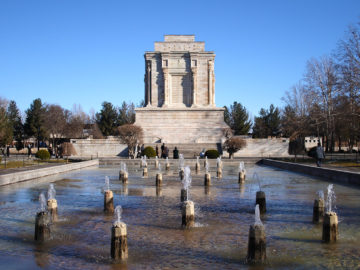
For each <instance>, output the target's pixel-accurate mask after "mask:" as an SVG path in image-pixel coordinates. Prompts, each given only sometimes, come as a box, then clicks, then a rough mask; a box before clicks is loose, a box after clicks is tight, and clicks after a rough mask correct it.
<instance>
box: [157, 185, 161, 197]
mask: <svg viewBox="0 0 360 270" xmlns="http://www.w3.org/2000/svg"><path fill="white" fill-rule="evenodd" d="M156 196H157V197H159V196H162V190H161V186H156Z"/></svg>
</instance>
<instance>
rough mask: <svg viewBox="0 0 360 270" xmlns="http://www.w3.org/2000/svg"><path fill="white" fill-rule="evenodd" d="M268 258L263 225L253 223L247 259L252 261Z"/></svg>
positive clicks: (262, 260)
mask: <svg viewBox="0 0 360 270" xmlns="http://www.w3.org/2000/svg"><path fill="white" fill-rule="evenodd" d="M265 259H266V235H265V229H264V226H263V225H251V226H250V229H249V243H248V253H247V261H248V262H250V263H254V262H264V261H265Z"/></svg>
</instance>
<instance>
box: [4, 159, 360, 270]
mask: <svg viewBox="0 0 360 270" xmlns="http://www.w3.org/2000/svg"><path fill="white" fill-rule="evenodd" d="M163 167H164V166H163ZM172 169H173V170H171V171H170V172H169V173H166V172H165V171H163V185H162V187H161V188H156V187H155V174H156V170H155V169H150V168H149V177H148V178H142V171H141V169H140V168H129V180H128V184H126V185H123V184H122V183H121V182H120V181H119V168H114V167H112V168H110V167H109V168H95V167H94V168H88V169H83V170H79V171H74V172H71V173H67V174H62V175H57V176H54V177H49V178H44V179H39V180H37V181H31V182H24V183H20V184H14V185H9V186H4V187H0V217H1V219H0V230H1V235H0V265H1V266H2V267H1V268H2V269H79V268H82V269H175V268H181V269H335V268H337V269H358V268H360V260H359V254H360V245H359V242H360V230H359V228H360V189H359V188H357V187H354V186H345V185H339V184H334V190H335V193H336V203H335V205H336V209H335V211H336V212H337V214H338V217H339V236H340V239H339V240H338V241H337V242H336V243H334V244H324V243H322V241H321V236H322V226H321V225H314V224H312V210H313V202H314V199H315V198H316V193H317V191H318V190H323V191H324V192H325V195H326V189H327V186H328V184H329V182H326V181H324V180H321V179H316V178H311V177H308V176H305V175H301V174H296V173H291V172H287V171H281V170H277V169H273V168H271V167H265V166H257V165H248V166H247V168H246V169H247V177H246V182H245V184H238V176H237V168H236V167H235V166H234V167H227V166H226V163H225V164H224V171H223V178H222V179H216V177H215V176H216V173H215V169H214V168H212V169H213V170H212V172H211V173H212V186H210V187H209V188H205V187H204V171H201V172H200V173H199V174H195V173H194V172H192V185H191V189H190V198H191V200H192V201H193V202H194V203H195V222H196V223H195V227H194V228H192V229H188V230H184V229H182V228H181V208H180V207H181V202H180V190H181V188H182V184H181V182H180V180H179V177H178V174H177V171H176V170H175V169H174V168H172ZM254 172H256V174H257V175H258V177H259V179H260V184H259V181H257V180H256V179H255V178H254V177H253V175H254ZM105 176H109V178H110V189H111V190H112V191H113V192H114V205H115V206H116V205H121V206H122V208H123V213H122V221H123V222H125V223H126V224H127V231H128V248H129V258H128V259H127V260H126V261H122V262H115V261H113V260H112V259H111V258H110V238H111V226H112V222H113V220H114V217H113V216H112V215H106V214H105V213H104V212H103V203H104V195H103V193H102V188H103V186H104V179H105ZM49 183H53V184H54V187H55V189H56V199H57V202H58V214H59V220H58V221H57V222H56V223H54V224H52V225H51V235H52V237H51V239H50V240H49V241H48V242H46V243H44V244H42V245H40V244H36V243H35V242H34V226H35V225H34V223H35V215H36V213H37V212H38V211H39V208H40V204H39V201H38V199H39V194H40V193H41V192H46V191H47V189H48V187H49ZM259 186H261V190H262V191H264V192H265V194H266V200H267V212H266V214H265V215H263V216H261V219H262V222H263V224H264V226H265V231H266V242H267V261H266V263H265V264H263V265H248V264H246V262H245V258H246V255H247V245H248V233H249V226H250V225H252V224H253V223H254V207H255V195H256V192H257V191H258V190H259Z"/></svg>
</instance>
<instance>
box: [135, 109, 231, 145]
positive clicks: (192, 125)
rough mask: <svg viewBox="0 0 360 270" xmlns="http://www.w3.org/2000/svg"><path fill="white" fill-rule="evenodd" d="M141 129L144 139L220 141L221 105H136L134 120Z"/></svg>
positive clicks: (223, 123)
mask: <svg viewBox="0 0 360 270" xmlns="http://www.w3.org/2000/svg"><path fill="white" fill-rule="evenodd" d="M135 125H138V126H140V127H142V128H143V130H144V143H145V144H151V143H160V142H164V143H169V144H181V143H212V144H214V143H215V144H216V143H220V142H221V139H222V138H223V132H224V129H226V128H228V126H227V125H226V124H225V122H224V109H223V108H217V107H209V108H206V107H201V108H196V107H192V108H164V107H144V108H137V109H136V121H135Z"/></svg>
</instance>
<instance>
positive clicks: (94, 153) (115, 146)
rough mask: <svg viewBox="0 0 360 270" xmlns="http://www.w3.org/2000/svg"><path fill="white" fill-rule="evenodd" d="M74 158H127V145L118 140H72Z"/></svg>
mask: <svg viewBox="0 0 360 270" xmlns="http://www.w3.org/2000/svg"><path fill="white" fill-rule="evenodd" d="M71 143H72V145H73V146H74V148H75V151H76V156H79V157H114V156H127V155H128V151H127V145H125V144H121V143H120V141H119V139H117V138H113V137H110V138H108V139H72V140H71Z"/></svg>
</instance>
